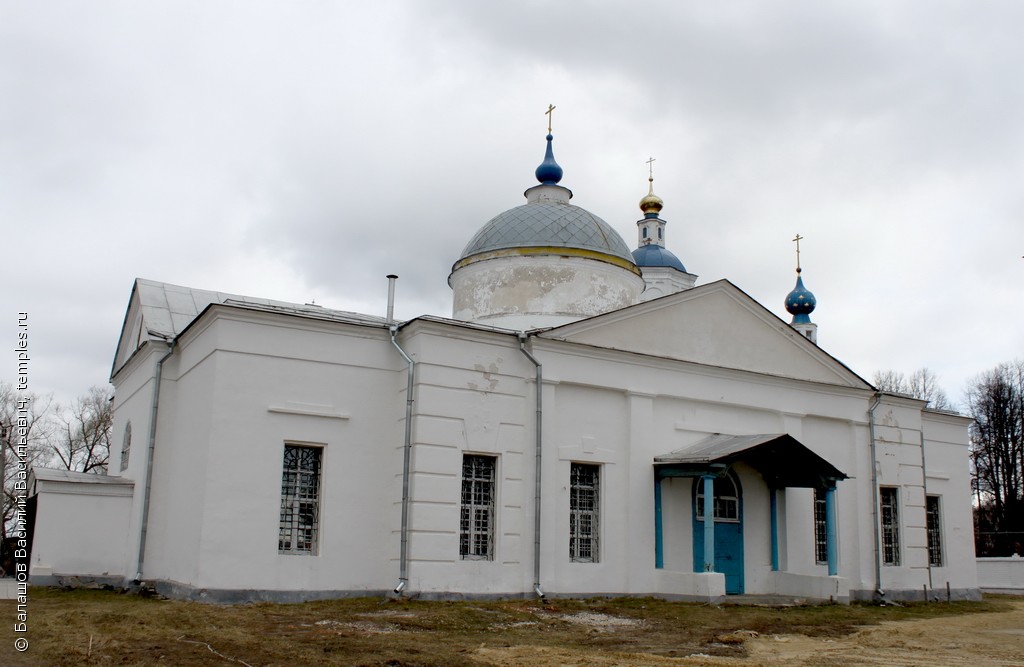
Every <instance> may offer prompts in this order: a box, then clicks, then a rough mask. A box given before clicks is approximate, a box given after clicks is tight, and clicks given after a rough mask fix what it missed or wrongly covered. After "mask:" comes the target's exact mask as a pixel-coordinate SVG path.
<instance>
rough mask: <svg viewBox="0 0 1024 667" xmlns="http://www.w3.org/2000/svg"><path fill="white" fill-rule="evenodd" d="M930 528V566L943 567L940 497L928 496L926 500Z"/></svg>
mask: <svg viewBox="0 0 1024 667" xmlns="http://www.w3.org/2000/svg"><path fill="white" fill-rule="evenodd" d="M925 502H926V508H925V509H926V512H927V517H926V518H927V527H928V564H929V565H931V566H933V567H942V515H941V514H940V510H939V497H938V496H928V497H927V498H926V499H925Z"/></svg>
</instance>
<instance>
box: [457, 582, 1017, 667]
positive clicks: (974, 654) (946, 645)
mask: <svg viewBox="0 0 1024 667" xmlns="http://www.w3.org/2000/svg"><path fill="white" fill-rule="evenodd" d="M1010 605H1011V607H1012V608H1011V609H1010V610H1009V611H1006V612H1001V613H993V614H971V615H961V616H948V617H941V618H931V619H926V620H916V621H890V622H884V623H882V624H880V625H876V626H870V627H866V628H863V629H860V630H858V631H856V632H854V633H853V634H851V635H848V636H845V637H836V638H822V637H807V636H804V635H772V636H753V635H754V634H756V633H747V634H746V635H744V633H743V632H742V631H740V632H737V633H734V634H735V635H737V637H736V639H738V640H741V641H743V644H744V647H745V648H746V649H747V651H748V653H749V655H748V656H747V657H744V658H730V657H712V656H706V655H691V656H685V657H659V656H653V655H650V654H640V653H619V654H606V655H602V656H595V655H593V654H588V655H587V656H586V658H585V659H582V660H581V659H580V657H579V653H578V652H575V651H572V650H563V649H557V648H550V647H537V646H513V647H507V648H488V647H481V648H479V649H477V651H476V652H475V654H474V655H473V657H474V659H476V660H478V661H479V662H480V664H483V665H495V666H499V667H526V666H530V667H556V666H557V667H576V666H579V667H583V666H584V665H587V666H590V665H593V666H595V667H664V666H667V665H721V666H725V665H744V666H753V667H762V666H763V667H769V666H772V667H774V666H776V665H787V666H792V665H801V666H807V667H826V666H827V667H831V666H833V665H835V666H845V665H885V666H886V667H916V666H918V665H921V666H924V665H927V666H928V667H946V666H949V667H954V666H959V665H965V666H967V665H970V666H971V667H1004V666H1021V665H1024V598H1016V599H1013V600H1011V601H1010Z"/></svg>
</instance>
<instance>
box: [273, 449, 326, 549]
mask: <svg viewBox="0 0 1024 667" xmlns="http://www.w3.org/2000/svg"><path fill="white" fill-rule="evenodd" d="M322 453H323V448H322V447H303V446H299V445H285V446H284V466H283V472H282V474H281V526H280V530H279V531H278V537H277V550H278V552H279V553H283V554H311V555H316V553H317V546H318V541H319V530H320V458H321V454H322Z"/></svg>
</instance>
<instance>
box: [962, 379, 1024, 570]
mask: <svg viewBox="0 0 1024 667" xmlns="http://www.w3.org/2000/svg"><path fill="white" fill-rule="evenodd" d="M966 395H967V404H968V407H969V410H970V413H971V416H972V417H974V424H973V425H972V427H971V463H972V467H973V471H972V473H973V475H974V478H973V483H974V493H975V498H976V501H977V505H978V507H977V509H976V516H977V542H978V544H977V546H978V552H979V553H985V554H989V555H1009V554H1011V553H1013V552H1014V551H1019V550H1020V546H1019V543H1020V542H1024V361H1015V362H1013V363H1006V364H1000V365H999V366H996V367H995V368H993V369H992V370H990V371H986V372H985V373H982V374H981V375H979V376H978V377H976V378H975V379H974V380H973V381H972V382H971V383H970V384H969V385H968V387H967V391H966ZM1015 543H1016V544H1015Z"/></svg>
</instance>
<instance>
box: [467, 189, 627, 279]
mask: <svg viewBox="0 0 1024 667" xmlns="http://www.w3.org/2000/svg"><path fill="white" fill-rule="evenodd" d="M547 247H554V248H577V249H579V250H593V251H596V252H599V253H603V254H607V255H612V256H614V257H618V258H619V259H622V260H625V261H627V262H629V263H631V264H632V263H633V258H632V256H631V255H630V253H629V246H627V245H626V242H625V241H623V240H622V237H621V236H619V234H618V232H616V231H615V230H614V229H612V227H611V225H609V224H608V223H607V222H605V221H604V220H602V219H601V218H599V217H597V216H596V215H594V214H593V213H590V212H589V211H587V210H585V209H582V208H580V207H579V206H573V205H572V204H570V203H569V202H568V201H558V200H552V201H546V202H540V201H538V202H531V203H527V204H523V205H522V206H517V207H515V208H512V209H509V210H507V211H505V212H504V213H500V214H498V215H496V216H495V217H493V218H491V220H490V221H489V222H488V223H487V224H485V225H484V226H483V227H482V228H481V229H480V231H478V232H477V233H476V235H475V236H473V238H472V239H470V241H469V243H468V244H466V247H465V249H464V250H463V251H462V256H461V257H460V258H459V259H460V260H463V259H466V258H469V257H472V256H473V255H478V254H480V253H486V252H491V251H494V250H503V249H507V248H547Z"/></svg>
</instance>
